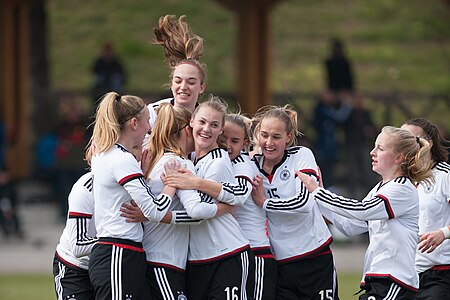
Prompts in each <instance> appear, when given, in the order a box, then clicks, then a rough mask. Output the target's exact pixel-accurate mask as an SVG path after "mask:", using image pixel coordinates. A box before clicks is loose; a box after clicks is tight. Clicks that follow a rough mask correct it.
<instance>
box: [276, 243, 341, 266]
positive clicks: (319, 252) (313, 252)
mask: <svg viewBox="0 0 450 300" xmlns="http://www.w3.org/2000/svg"><path fill="white" fill-rule="evenodd" d="M332 241H333V237H330V238H329V239H328V240H326V241H325V243H323V244H322V245H320V246H319V247H317V248H316V249H314V250H311V251H309V252H306V253H303V254H300V255H296V256H291V257H288V258H285V259H281V260H279V261H278V262H279V263H289V262H292V261H296V260H301V259H306V258H314V257H317V256H320V255H324V254H329V253H331V250H330V249H329V248H328V249H327V248H326V247H328V246H329V245H330V244H331V242H332Z"/></svg>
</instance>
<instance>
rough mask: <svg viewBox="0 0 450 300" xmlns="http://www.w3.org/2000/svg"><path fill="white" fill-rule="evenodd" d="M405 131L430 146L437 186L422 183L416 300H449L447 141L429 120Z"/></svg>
mask: <svg viewBox="0 0 450 300" xmlns="http://www.w3.org/2000/svg"><path fill="white" fill-rule="evenodd" d="M402 128H404V129H406V130H408V131H410V132H411V133H412V134H413V135H414V136H416V137H419V138H421V139H425V140H427V141H428V143H429V144H430V145H431V149H430V152H429V156H430V158H431V160H432V161H433V175H434V183H433V184H426V183H421V184H420V185H419V186H418V187H417V191H418V192H419V212H420V214H419V234H420V237H419V246H418V249H417V253H416V270H417V272H418V273H419V279H420V282H419V292H418V294H417V297H416V299H420V300H425V299H428V300H432V299H433V300H438V299H450V240H449V238H450V228H449V225H450V165H449V164H448V161H447V158H448V157H447V153H448V152H447V151H448V150H447V147H446V146H445V145H446V142H447V141H446V140H445V139H444V138H443V137H442V136H441V134H440V132H439V129H438V128H437V126H436V125H435V124H433V123H431V122H430V121H429V120H427V119H424V118H413V119H410V120H407V121H406V122H405V123H404V124H403V125H402Z"/></svg>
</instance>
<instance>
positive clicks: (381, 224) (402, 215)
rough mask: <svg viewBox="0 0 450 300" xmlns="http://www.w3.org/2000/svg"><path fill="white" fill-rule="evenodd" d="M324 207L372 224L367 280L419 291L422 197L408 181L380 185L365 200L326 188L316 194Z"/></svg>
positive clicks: (366, 264) (370, 228)
mask: <svg viewBox="0 0 450 300" xmlns="http://www.w3.org/2000/svg"><path fill="white" fill-rule="evenodd" d="M312 194H313V195H314V197H315V199H316V200H318V201H320V202H321V205H323V206H324V207H326V208H327V209H330V210H332V211H334V212H335V213H337V214H340V215H342V216H344V217H347V218H351V219H356V220H360V221H367V222H368V230H369V239H370V243H369V247H368V248H367V251H366V255H365V259H364V272H363V283H364V278H365V276H371V277H378V278H389V279H391V280H393V281H395V282H396V283H397V284H399V285H401V286H403V287H404V288H406V289H409V290H412V291H415V290H417V288H418V286H419V278H418V275H417V273H416V270H415V268H414V259H415V254H416V248H417V242H418V232H419V225H418V221H419V196H418V193H417V189H416V187H415V186H414V185H413V184H412V183H411V181H410V180H409V179H408V178H406V177H404V176H401V177H397V178H395V179H393V180H391V181H388V182H386V183H385V184H381V182H380V183H379V184H377V185H376V186H375V187H374V188H373V189H372V190H371V191H370V192H369V194H367V196H366V197H365V198H364V199H363V200H362V201H360V200H354V199H349V198H345V197H342V196H339V195H336V194H334V193H332V192H330V191H328V190H325V189H323V188H317V189H316V190H315V191H314V192H313V193H312Z"/></svg>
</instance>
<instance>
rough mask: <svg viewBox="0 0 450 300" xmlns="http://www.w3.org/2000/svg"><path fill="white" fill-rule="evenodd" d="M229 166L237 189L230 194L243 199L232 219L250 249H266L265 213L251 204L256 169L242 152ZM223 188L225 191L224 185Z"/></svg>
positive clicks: (246, 154)
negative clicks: (237, 225)
mask: <svg viewBox="0 0 450 300" xmlns="http://www.w3.org/2000/svg"><path fill="white" fill-rule="evenodd" d="M231 164H232V167H233V172H234V176H235V178H236V182H237V184H238V187H239V188H234V189H232V192H233V193H234V194H238V195H242V196H244V198H245V200H244V201H243V203H242V204H241V206H238V207H237V208H236V213H235V214H234V217H235V218H236V220H237V221H238V223H239V225H240V226H241V229H242V231H243V232H244V235H245V237H246V238H247V239H248V240H249V242H250V247H251V248H252V249H258V248H268V247H269V246H270V243H269V238H268V236H267V233H266V223H267V216H266V212H265V210H264V209H262V208H260V207H258V206H257V205H256V204H255V202H253V199H252V196H251V192H252V189H253V187H252V181H253V179H254V178H255V176H256V175H258V174H259V172H258V169H257V168H256V166H255V164H254V163H253V162H252V161H251V160H250V157H249V155H248V153H244V152H242V153H241V154H240V155H238V156H237V157H236V158H235V159H233V160H232V161H231ZM224 188H225V190H226V184H225V186H224Z"/></svg>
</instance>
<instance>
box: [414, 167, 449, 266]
mask: <svg viewBox="0 0 450 300" xmlns="http://www.w3.org/2000/svg"><path fill="white" fill-rule="evenodd" d="M433 175H434V180H435V182H434V183H433V184H431V185H428V184H426V183H422V184H420V185H419V186H418V188H417V190H418V192H419V212H420V214H419V233H425V232H430V231H436V230H439V229H440V228H442V227H444V226H448V225H450V164H448V163H446V162H439V163H438V164H436V165H435V166H434V168H433ZM439 265H450V240H448V239H447V240H444V242H442V244H441V245H439V246H438V247H437V248H436V249H435V250H434V251H433V252H431V253H421V252H420V251H417V253H416V269H417V272H419V273H422V272H424V271H426V270H428V269H430V268H432V267H433V266H439Z"/></svg>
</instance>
